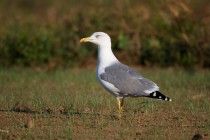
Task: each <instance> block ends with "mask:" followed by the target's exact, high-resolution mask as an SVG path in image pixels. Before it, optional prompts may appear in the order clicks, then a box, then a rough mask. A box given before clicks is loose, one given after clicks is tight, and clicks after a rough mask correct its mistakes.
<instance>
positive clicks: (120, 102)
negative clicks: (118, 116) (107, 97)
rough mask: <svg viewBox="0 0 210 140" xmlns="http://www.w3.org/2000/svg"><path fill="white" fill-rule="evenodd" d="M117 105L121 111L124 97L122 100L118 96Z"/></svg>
mask: <svg viewBox="0 0 210 140" xmlns="http://www.w3.org/2000/svg"><path fill="white" fill-rule="evenodd" d="M117 105H118V109H119V112H121V111H122V106H123V98H122V101H121V100H120V98H117Z"/></svg>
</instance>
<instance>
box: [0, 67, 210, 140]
mask: <svg viewBox="0 0 210 140" xmlns="http://www.w3.org/2000/svg"><path fill="white" fill-rule="evenodd" d="M140 71H141V72H142V74H143V75H145V76H146V77H148V78H150V79H152V80H154V81H155V82H156V83H158V84H159V86H160V87H161V89H162V91H163V92H164V93H165V94H166V95H168V96H169V97H171V98H172V99H173V101H172V102H171V103H168V102H163V101H157V100H153V99H147V98H127V99H126V100H125V107H124V111H123V113H122V114H121V115H119V114H118V112H117V107H116V100H115V99H114V98H113V97H112V96H111V95H109V94H108V93H107V92H106V91H105V90H103V89H102V88H101V87H100V86H99V85H98V83H97V81H96V78H95V74H94V72H93V70H56V71H53V72H44V71H39V72H37V71H33V70H23V69H21V70H20V69H10V70H5V69H1V70H0V79H1V80H0V91H1V92H0V96H1V98H0V109H1V111H0V139H191V138H192V137H193V136H194V135H195V137H196V136H197V137H198V136H201V137H203V138H204V139H209V138H210V136H209V131H210V119H209V118H210V95H209V93H210V85H209V83H210V73H209V71H195V72H187V71H183V70H160V69H155V70H149V69H141V70H140ZM154 71H155V73H154ZM196 134H197V135H196Z"/></svg>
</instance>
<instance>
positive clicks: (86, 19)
mask: <svg viewBox="0 0 210 140" xmlns="http://www.w3.org/2000/svg"><path fill="white" fill-rule="evenodd" d="M0 25H1V26H0V66H1V67H13V66H18V67H32V68H34V67H38V68H47V69H55V68H60V67H62V68H66V67H68V68H69V67H83V66H89V65H95V63H96V61H97V60H96V56H97V49H96V48H93V47H91V46H93V45H91V44H83V45H81V44H80V43H79V40H80V38H82V37H87V36H90V35H91V34H92V33H93V32H96V31H103V32H106V33H108V34H109V35H110V36H111V38H112V45H113V50H114V53H115V54H116V55H117V57H118V58H119V59H120V60H121V61H122V62H123V63H126V64H129V65H141V66H158V67H171V66H175V67H176V66H178V67H184V68H209V67H210V1H209V0H199V1H198V0H176V1H172V0H158V1H155V0H141V1H139V0H132V1H129V0H106V1H103V0H92V1H86V0H77V1H73V0H59V1H57V0H45V1H43V0H12V1H8V0H0Z"/></svg>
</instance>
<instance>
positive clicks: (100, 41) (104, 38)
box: [80, 32, 111, 47]
mask: <svg viewBox="0 0 210 140" xmlns="http://www.w3.org/2000/svg"><path fill="white" fill-rule="evenodd" d="M80 42H91V43H93V44H96V45H98V46H100V47H101V46H111V38H110V37H109V35H107V34H106V33H104V32H95V33H93V34H92V35H91V36H90V37H86V38H82V39H81V40H80Z"/></svg>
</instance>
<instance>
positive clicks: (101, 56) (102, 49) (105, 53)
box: [98, 44, 119, 67]
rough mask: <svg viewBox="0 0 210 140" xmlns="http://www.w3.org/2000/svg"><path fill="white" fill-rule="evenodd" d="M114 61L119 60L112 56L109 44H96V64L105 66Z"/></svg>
mask: <svg viewBox="0 0 210 140" xmlns="http://www.w3.org/2000/svg"><path fill="white" fill-rule="evenodd" d="M114 62H119V61H118V60H117V58H116V57H115V56H114V54H113V52H112V49H111V44H110V45H108V46H107V45H106V46H98V66H99V67H106V66H109V65H111V64H112V63H114Z"/></svg>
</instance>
